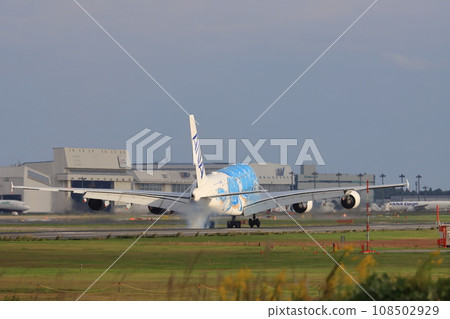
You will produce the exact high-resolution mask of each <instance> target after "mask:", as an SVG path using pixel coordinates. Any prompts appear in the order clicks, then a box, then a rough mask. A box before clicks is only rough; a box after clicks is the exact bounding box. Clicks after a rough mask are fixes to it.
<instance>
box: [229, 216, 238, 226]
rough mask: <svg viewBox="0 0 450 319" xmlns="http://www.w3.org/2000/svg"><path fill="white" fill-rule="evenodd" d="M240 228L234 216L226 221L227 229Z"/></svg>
mask: <svg viewBox="0 0 450 319" xmlns="http://www.w3.org/2000/svg"><path fill="white" fill-rule="evenodd" d="M233 227H234V228H241V221H240V220H236V216H231V220H229V221H227V228H233Z"/></svg>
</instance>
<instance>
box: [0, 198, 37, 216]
mask: <svg viewBox="0 0 450 319" xmlns="http://www.w3.org/2000/svg"><path fill="white" fill-rule="evenodd" d="M29 209H30V206H28V205H27V204H25V203H24V202H21V201H18V200H1V201H0V212H4V213H12V214H13V215H18V214H21V213H23V212H24V211H27V210H29Z"/></svg>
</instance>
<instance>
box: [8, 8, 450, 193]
mask: <svg viewBox="0 0 450 319" xmlns="http://www.w3.org/2000/svg"><path fill="white" fill-rule="evenodd" d="M373 2H374V1H373V0H371V1H370V0H369V1H365V0H340V1H333V0H310V1H264V0H240V1H233V0H230V1H203V0H199V1H186V0H180V1H178V0H175V1H142V0H126V1H125V0H123V1H119V0H96V1H87V0H84V1H81V0H80V1H79V3H80V5H81V6H83V7H84V8H85V10H86V11H87V12H89V13H90V14H91V15H92V17H94V18H95V19H96V20H97V21H98V22H99V23H100V25H101V26H102V27H103V28H104V29H105V30H107V31H108V32H109V33H110V34H111V35H112V36H113V37H114V38H115V39H116V41H117V42H118V43H119V44H120V45H121V46H122V47H123V48H124V49H126V50H127V51H128V52H129V54H130V55H131V56H133V58H134V59H135V60H136V61H137V62H138V63H139V64H140V65H141V66H142V67H143V68H144V69H145V70H146V71H147V72H148V74H150V75H151V76H152V77H153V78H154V79H155V80H156V81H158V83H160V85H161V86H162V87H164V89H165V90H166V91H167V92H169V93H170V94H171V96H172V97H173V98H174V99H176V101H177V102H178V104H179V105H177V104H176V103H175V102H174V101H173V100H172V99H171V98H170V97H169V96H168V95H167V94H166V93H165V92H164V91H163V90H162V89H161V88H160V87H158V85H156V83H155V82H154V81H153V80H152V79H151V78H150V77H149V76H148V75H147V74H146V73H145V72H144V71H143V70H142V69H140V68H139V66H137V64H136V63H135V62H134V61H132V59H131V58H130V57H129V56H127V55H126V54H125V53H124V52H123V51H122V50H121V49H120V48H119V46H118V45H117V44H116V43H114V42H113V40H111V39H110V38H109V37H108V36H107V35H106V34H105V32H104V31H103V30H102V29H101V28H100V27H99V26H98V25H96V24H95V23H94V22H93V21H92V19H90V18H89V16H88V15H87V14H86V13H85V12H83V10H82V9H81V8H80V7H79V6H78V5H77V4H76V2H75V1H73V0H40V1H35V0H23V1H17V0H3V1H1V2H0V51H1V59H0V70H1V76H0V90H1V94H0V105H1V118H2V125H1V127H0V130H1V131H0V132H1V134H0V139H1V140H0V142H1V145H2V148H3V152H1V156H0V166H9V165H12V164H15V163H17V162H30V161H47V160H52V158H53V154H52V148H54V147H92V148H117V149H124V148H125V143H126V140H127V139H129V138H131V137H132V136H133V135H135V134H136V133H138V132H140V131H141V130H143V129H145V128H148V129H151V130H152V131H156V132H160V133H161V134H163V135H166V136H170V137H171V138H172V139H171V140H170V146H171V153H172V159H171V160H172V161H173V162H191V158H192V155H191V145H190V142H189V122H188V117H187V114H186V113H185V111H184V110H186V112H187V113H193V114H195V116H196V120H197V122H198V124H199V127H198V131H199V134H200V137H201V138H208V139H217V138H224V139H225V150H224V154H227V152H228V148H227V145H228V142H227V141H228V140H229V139H233V140H234V139H235V140H236V141H237V142H236V144H237V160H238V161H243V160H244V158H245V157H246V156H247V155H248V154H249V152H248V151H246V148H245V145H244V144H243V142H242V139H248V140H249V142H250V143H251V144H252V145H255V144H256V143H257V142H258V140H259V139H266V140H267V141H266V142H265V143H264V144H263V146H262V147H261V149H260V150H259V153H260V154H261V156H262V157H263V158H264V160H265V161H267V162H278V161H279V160H280V148H279V147H277V146H274V145H270V142H269V141H270V139H296V140H297V141H298V145H297V146H289V148H288V153H287V155H288V158H287V159H288V163H289V164H291V165H293V167H294V171H295V172H298V171H299V167H298V166H295V165H294V162H295V161H296V159H297V157H298V155H299V153H300V149H301V146H302V144H303V142H304V141H305V139H313V141H314V144H315V145H316V146H317V148H318V150H319V151H320V153H321V155H322V157H323V160H324V162H325V165H322V166H318V167H317V171H318V172H319V173H337V172H341V173H348V174H358V173H366V172H367V173H371V174H376V177H377V181H380V178H379V175H380V174H382V173H383V174H385V175H386V178H385V183H396V182H398V181H399V177H398V176H399V175H400V174H405V175H406V176H407V177H408V178H409V180H410V182H411V183H412V185H414V181H415V176H416V175H417V174H420V175H422V180H421V185H422V186H429V187H432V188H442V189H450V166H449V165H448V159H449V158H450V148H449V147H448V145H449V142H448V138H449V136H450V134H449V133H450V125H449V118H450V107H449V106H450V105H449V101H450V90H449V87H448V85H449V84H448V83H450V55H449V54H448V53H449V51H450V40H449V39H450V20H449V19H448V12H450V2H449V1H444V0H430V1H423V0H422V1H420V0H379V1H377V2H376V3H375V4H374V5H373V7H371V8H370V10H368V11H367V13H366V14H365V15H364V16H362V17H361V19H360V20H359V21H358V22H357V23H355V24H354V25H353V27H352V28H350V29H349V30H348V32H347V33H345V35H343V36H342V37H341V38H340V39H339V40H338V41H337V42H336V43H335V44H334V45H333V46H332V47H331V48H330V49H329V50H328V51H327V52H326V53H325V54H323V56H322V57H321V58H320V59H319V60H318V61H317V63H315V64H314V65H313V66H312V67H311V68H310V69H309V71H308V72H307V73H306V74H305V75H304V76H303V77H302V78H301V79H300V80H299V81H298V82H297V83H296V84H295V85H293V86H292V88H291V89H290V90H289V91H288V92H286V94H284V95H283V96H282V97H281V98H280V99H279V100H278V101H277V102H276V103H275V104H274V105H273V106H272V107H271V108H270V110H269V111H267V113H265V114H264V115H263V116H262V117H261V118H260V119H259V120H258V121H257V122H256V123H255V124H254V125H252V123H253V122H254V121H255V120H256V119H257V118H258V117H259V116H260V115H261V113H263V112H264V111H265V110H266V109H267V108H268V107H269V105H271V104H272V103H273V102H274V100H275V99H276V98H277V97H279V96H280V95H281V94H282V93H283V91H285V90H286V89H287V88H288V87H289V86H290V85H291V84H292V83H293V82H294V81H295V80H296V79H297V78H298V77H299V76H300V75H301V74H302V73H303V72H304V71H305V70H306V69H307V68H308V67H309V66H310V65H311V63H313V61H315V60H316V59H317V58H318V57H319V56H320V55H321V54H322V53H324V51H325V50H326V49H327V48H328V47H329V46H330V45H331V44H332V43H333V42H334V41H335V40H336V39H337V38H338V37H339V36H340V35H341V34H342V33H343V32H344V31H345V30H346V29H347V28H348V27H349V26H350V25H351V24H352V23H353V22H354V21H355V20H356V18H357V17H358V16H360V15H361V13H363V12H364V11H365V10H366V9H367V8H368V7H369V6H370V5H371V4H372V3H373ZM180 106H182V108H184V110H182V108H181V107H180ZM205 150H206V151H204V152H205V153H207V152H209V151H210V150H209V148H206V149H205ZM160 151H161V152H163V151H164V149H161V150H160ZM156 155H158V154H156ZM156 155H155V156H156ZM158 156H162V155H161V154H160V155H158ZM312 158H313V159H314V157H312ZM224 160H227V157H225V158H224ZM312 163H314V161H313V162H312Z"/></svg>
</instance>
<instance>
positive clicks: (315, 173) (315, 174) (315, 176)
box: [312, 172, 319, 189]
mask: <svg viewBox="0 0 450 319" xmlns="http://www.w3.org/2000/svg"><path fill="white" fill-rule="evenodd" d="M312 174H313V176H314V189H315V188H316V178H317V175H319V173H317V172H314V173H312Z"/></svg>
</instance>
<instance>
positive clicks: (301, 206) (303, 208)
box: [292, 200, 313, 214]
mask: <svg viewBox="0 0 450 319" xmlns="http://www.w3.org/2000/svg"><path fill="white" fill-rule="evenodd" d="M312 207H313V201H312V200H310V201H307V202H306V204H305V203H303V202H301V203H297V204H292V208H293V209H294V211H295V212H296V213H299V214H303V213H307V212H309V211H310V210H311V209H312Z"/></svg>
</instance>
